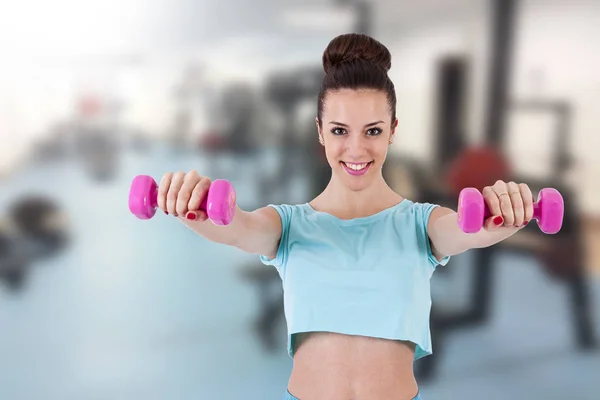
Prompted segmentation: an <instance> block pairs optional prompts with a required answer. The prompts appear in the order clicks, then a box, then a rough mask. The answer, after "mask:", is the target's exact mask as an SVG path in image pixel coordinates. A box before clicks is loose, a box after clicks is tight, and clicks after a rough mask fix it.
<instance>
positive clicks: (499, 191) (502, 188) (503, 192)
mask: <svg viewBox="0 0 600 400" xmlns="http://www.w3.org/2000/svg"><path fill="white" fill-rule="evenodd" d="M492 189H493V190H494V192H495V193H496V195H497V196H498V200H499V201H500V210H501V211H502V214H501V215H502V217H503V218H504V226H513V224H514V223H515V215H514V214H513V210H512V202H511V200H510V195H509V194H508V185H507V184H506V183H505V182H502V181H498V182H496V184H495V185H494V186H492Z"/></svg>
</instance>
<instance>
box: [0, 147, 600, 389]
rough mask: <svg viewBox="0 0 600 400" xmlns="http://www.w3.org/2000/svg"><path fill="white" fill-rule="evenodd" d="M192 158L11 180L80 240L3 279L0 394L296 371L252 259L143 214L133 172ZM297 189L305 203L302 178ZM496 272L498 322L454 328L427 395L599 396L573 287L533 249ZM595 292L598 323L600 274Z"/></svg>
mask: <svg viewBox="0 0 600 400" xmlns="http://www.w3.org/2000/svg"><path fill="white" fill-rule="evenodd" d="M192 168H195V169H198V170H200V171H202V170H203V169H204V168H205V164H203V160H202V158H201V157H200V156H199V155H185V154H176V155H174V154H172V153H170V152H169V151H167V150H153V152H152V153H150V154H147V155H144V156H142V155H131V154H130V155H127V156H124V158H123V159H122V160H121V161H120V168H119V171H118V176H117V177H116V179H115V180H114V181H110V182H105V183H98V182H94V181H92V180H90V179H89V178H88V177H87V176H86V175H85V174H84V172H83V171H82V169H81V167H80V165H78V164H77V163H66V162H65V163H57V164H54V165H46V166H35V167H31V168H29V169H27V170H23V171H21V173H20V174H19V176H15V177H14V178H13V179H12V180H11V181H10V182H8V183H5V184H3V185H2V187H0V189H1V190H0V205H2V206H5V205H6V204H8V203H9V202H11V201H13V200H14V199H15V198H17V197H18V196H20V195H21V194H25V193H29V192H30V190H35V191H38V192H39V191H41V192H43V193H47V194H48V195H50V196H52V197H53V198H55V199H57V200H58V201H60V202H61V203H62V205H63V206H64V207H65V208H66V210H67V212H68V215H69V218H70V220H69V221H70V224H71V228H70V233H71V238H72V241H71V244H70V247H69V249H68V251H66V252H64V253H62V254H61V255H60V256H58V257H56V258H53V259H49V260H45V261H40V262H37V263H35V265H33V266H32V268H31V271H30V274H29V276H28V282H27V285H26V287H25V289H24V290H23V291H22V292H20V293H17V294H11V293H9V292H8V291H6V290H4V287H2V286H0V327H1V329H0V354H1V356H0V398H1V399H7V400H21V399H27V400H30V399H42V398H43V399H45V400H52V399H57V400H58V399H60V400H70V399H73V400H81V399H90V400H92V399H93V400H100V399H111V400H112V399H142V398H143V399H148V400H150V399H167V398H169V399H178V400H186V399H220V400H230V399H231V400H233V399H240V398H244V399H246V398H247V399H279V398H280V397H281V395H282V393H283V391H284V390H285V387H286V383H287V379H288V376H289V373H290V370H291V366H292V364H291V360H290V359H289V358H288V357H287V355H286V352H285V331H284V327H283V326H282V327H281V329H280V336H281V342H280V349H279V350H278V351H276V352H274V353H266V352H265V351H264V350H263V349H262V348H261V346H260V343H259V341H258V339H257V338H256V337H255V336H254V334H253V333H252V332H253V331H252V328H251V327H252V322H253V318H254V317H255V316H256V314H257V313H258V311H259V310H258V307H259V304H258V301H257V300H258V299H257V293H256V290H255V288H254V287H252V286H250V285H249V284H248V283H247V282H245V281H244V280H243V279H242V278H241V277H240V270H241V269H242V268H243V267H244V266H245V265H247V264H249V263H250V264H252V263H256V262H257V260H256V258H255V257H253V256H249V255H246V254H244V253H242V252H240V251H237V250H235V249H230V248H227V247H225V246H221V245H216V244H211V243H208V242H205V241H203V240H202V239H201V238H199V237H197V236H196V235H194V234H193V233H192V232H191V231H189V230H187V229H186V228H185V227H183V226H181V224H179V223H178V222H177V221H176V220H175V219H173V218H171V217H166V216H164V215H157V217H156V218H155V219H153V220H151V221H140V220H137V219H135V218H134V217H133V216H132V215H130V214H129V211H128V209H127V195H128V189H129V184H130V182H131V179H132V177H133V176H135V175H137V174H149V175H152V176H154V177H156V178H159V177H160V176H161V174H162V173H163V172H164V171H167V170H183V171H186V170H189V169H192ZM236 168H237V169H236V170H232V171H234V173H233V174H232V176H231V177H228V178H229V179H231V180H232V182H233V183H234V185H235V187H236V190H237V192H238V198H239V201H240V205H241V206H242V207H244V205H245V204H246V205H247V206H249V207H253V206H255V204H253V203H252V201H254V200H253V199H255V198H257V193H256V192H255V191H254V190H253V185H252V183H251V182H252V180H251V178H252V177H253V175H255V171H254V170H253V169H252V168H248V167H246V168H243V167H242V166H240V165H239V164H238V165H236ZM235 171H240V172H235ZM295 187H296V188H297V190H298V193H296V194H295V195H294V196H298V201H303V199H302V190H301V185H300V181H299V183H298V185H296V186H295ZM3 208H4V207H3ZM461 257H462V256H461ZM455 264H458V263H455ZM496 267H497V268H496V274H495V275H496V281H495V291H494V311H493V315H492V318H491V320H490V322H489V323H488V324H487V325H485V326H482V327H480V328H476V329H475V328H474V329H465V330H461V331H457V332H455V333H453V334H452V335H451V336H450V337H449V338H448V342H447V345H446V347H447V348H446V351H445V355H444V357H443V361H442V363H441V366H440V371H439V374H438V375H437V376H436V377H435V378H434V379H433V380H432V381H431V382H428V383H427V384H423V385H422V386H421V392H422V395H423V398H424V399H431V400H433V399H459V398H460V399H462V400H467V399H488V400H495V399H544V400H554V399H556V400H564V399H567V398H573V399H582V400H583V399H589V400H593V399H597V398H598V393H600V380H598V371H600V353H599V352H597V351H596V352H594V353H590V352H587V353H586V352H578V351H577V350H576V349H575V347H574V345H573V339H572V328H571V325H570V322H571V318H570V315H569V313H570V309H569V307H568V303H567V293H566V290H565V288H564V287H563V286H561V285H559V284H557V283H556V282H554V281H552V280H551V279H549V278H548V277H547V276H546V275H545V274H544V273H543V272H542V270H541V269H540V268H539V266H538V265H536V261H535V260H534V259H530V258H528V257H516V256H508V255H507V256H502V257H501V258H500V259H499V260H498V265H497V266H496ZM265 268H268V267H265ZM455 268H456V269H457V273H456V274H451V276H449V277H448V276H444V275H443V274H440V275H439V276H434V282H433V283H434V301H436V300H437V301H443V299H444V296H446V298H450V299H451V300H452V301H453V302H455V303H456V304H457V306H458V305H459V303H460V302H461V296H460V295H459V294H460V293H461V290H463V289H461V288H460V285H458V287H457V285H456V284H455V282H454V283H453V282H451V281H457V280H458V281H459V282H462V283H461V284H462V285H465V284H466V283H465V282H466V281H467V280H468V267H466V266H465V267H464V268H463V267H462V266H459V265H457V266H456V267H455ZM461 277H462V278H461ZM448 296H449V297H448ZM593 296H594V300H593V302H594V313H595V324H596V326H597V327H598V330H599V331H600V280H598V279H597V278H596V280H595V281H594V282H593Z"/></svg>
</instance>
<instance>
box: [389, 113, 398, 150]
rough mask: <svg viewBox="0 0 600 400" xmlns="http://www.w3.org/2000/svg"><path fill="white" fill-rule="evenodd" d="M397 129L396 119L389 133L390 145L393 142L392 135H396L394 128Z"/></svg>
mask: <svg viewBox="0 0 600 400" xmlns="http://www.w3.org/2000/svg"><path fill="white" fill-rule="evenodd" d="M397 127H398V119H396V120H395V121H394V123H393V124H392V131H391V132H390V144H392V143H393V142H394V135H395V134H396V128H397Z"/></svg>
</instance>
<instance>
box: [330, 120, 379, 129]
mask: <svg viewBox="0 0 600 400" xmlns="http://www.w3.org/2000/svg"><path fill="white" fill-rule="evenodd" d="M329 124H330V125H339V126H343V127H346V128H348V125H346V124H343V123H341V122H337V121H329ZM377 124H383V121H375V122H371V123H368V124H366V125H365V126H364V127H365V128H368V127H370V126H375V125H377Z"/></svg>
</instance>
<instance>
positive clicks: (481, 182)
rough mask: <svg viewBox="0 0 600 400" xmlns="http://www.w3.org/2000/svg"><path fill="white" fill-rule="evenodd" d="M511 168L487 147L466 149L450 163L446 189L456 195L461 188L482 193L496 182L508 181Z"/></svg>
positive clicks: (500, 155)
mask: <svg viewBox="0 0 600 400" xmlns="http://www.w3.org/2000/svg"><path fill="white" fill-rule="evenodd" d="M511 176H512V171H511V167H510V165H509V164H508V162H507V161H506V159H505V157H504V156H503V155H502V154H501V153H500V152H499V151H497V150H496V149H494V148H492V147H487V146H481V147H479V146H477V147H468V148H466V149H464V150H463V151H462V152H461V153H460V155H459V156H458V157H457V158H456V159H455V160H454V162H452V163H450V165H449V168H448V173H447V174H446V176H445V180H446V183H447V185H448V188H449V189H450V191H451V192H452V194H453V195H455V196H456V195H458V194H459V193H460V191H461V190H462V189H463V188H466V187H473V188H475V189H477V190H479V191H482V190H483V188H484V187H486V186H492V185H493V184H494V183H495V182H496V181H497V180H503V181H509V180H510V179H511Z"/></svg>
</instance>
